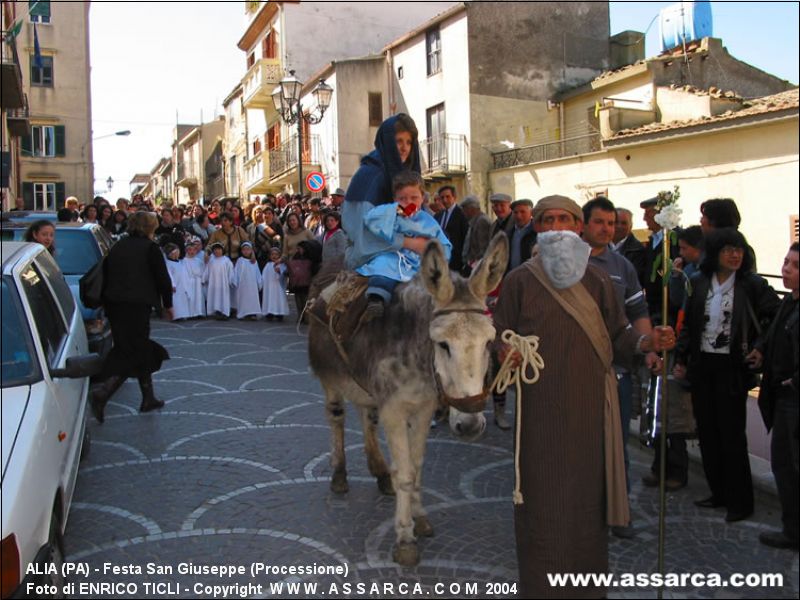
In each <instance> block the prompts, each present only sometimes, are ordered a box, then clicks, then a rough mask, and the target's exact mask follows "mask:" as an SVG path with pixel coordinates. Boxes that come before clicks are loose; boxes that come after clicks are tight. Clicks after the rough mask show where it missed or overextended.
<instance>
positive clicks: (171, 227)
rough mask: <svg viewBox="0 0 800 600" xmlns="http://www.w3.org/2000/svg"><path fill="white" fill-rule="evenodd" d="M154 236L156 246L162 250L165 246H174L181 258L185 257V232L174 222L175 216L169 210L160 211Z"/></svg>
mask: <svg viewBox="0 0 800 600" xmlns="http://www.w3.org/2000/svg"><path fill="white" fill-rule="evenodd" d="M155 236H156V241H157V242H158V245H159V246H161V247H162V248H163V247H164V246H165V245H166V244H175V245H176V246H178V249H179V250H180V251H181V258H183V257H184V256H185V255H186V232H185V231H184V229H183V227H181V226H180V224H179V223H177V222H176V221H175V216H174V215H173V213H172V211H171V210H170V209H169V208H165V209H164V210H163V211H161V222H160V224H159V226H158V229H156V234H155Z"/></svg>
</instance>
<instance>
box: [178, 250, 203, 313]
mask: <svg viewBox="0 0 800 600" xmlns="http://www.w3.org/2000/svg"><path fill="white" fill-rule="evenodd" d="M202 249H203V242H201V241H200V238H198V237H194V236H192V239H190V241H189V243H188V244H187V245H186V256H185V257H184V258H183V261H181V262H183V270H184V277H185V288H186V295H187V296H188V297H189V318H190V319H196V318H198V317H204V316H205V315H206V297H205V291H204V289H203V271H204V270H205V266H206V265H205V263H204V262H203V256H202V255H201V254H200V251H201V250H202Z"/></svg>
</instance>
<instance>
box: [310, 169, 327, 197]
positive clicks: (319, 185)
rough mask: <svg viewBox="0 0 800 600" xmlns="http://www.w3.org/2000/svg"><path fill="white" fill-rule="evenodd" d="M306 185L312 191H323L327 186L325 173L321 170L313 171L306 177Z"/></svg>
mask: <svg viewBox="0 0 800 600" xmlns="http://www.w3.org/2000/svg"><path fill="white" fill-rule="evenodd" d="M306 187H307V188H308V189H309V190H311V191H312V192H314V193H316V192H321V191H322V190H323V188H324V187H325V175H323V174H322V173H320V172H319V171H312V172H311V173H309V174H308V177H306Z"/></svg>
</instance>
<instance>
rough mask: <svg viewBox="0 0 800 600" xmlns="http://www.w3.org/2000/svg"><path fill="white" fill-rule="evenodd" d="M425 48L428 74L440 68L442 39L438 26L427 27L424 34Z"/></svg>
mask: <svg viewBox="0 0 800 600" xmlns="http://www.w3.org/2000/svg"><path fill="white" fill-rule="evenodd" d="M425 50H426V54H427V56H428V75H435V74H436V73H438V72H439V71H441V70H442V39H441V37H440V36H439V28H438V27H437V28H435V29H429V30H428V32H427V33H426V34H425Z"/></svg>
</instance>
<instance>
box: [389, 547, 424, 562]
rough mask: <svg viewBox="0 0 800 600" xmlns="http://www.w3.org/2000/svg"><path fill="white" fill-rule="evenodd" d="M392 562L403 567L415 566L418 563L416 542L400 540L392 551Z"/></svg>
mask: <svg viewBox="0 0 800 600" xmlns="http://www.w3.org/2000/svg"><path fill="white" fill-rule="evenodd" d="M392 558H393V559H394V562H396V563H397V564H399V565H402V566H404V567H415V566H417V565H418V564H419V549H418V548H417V543H416V542H400V543H398V544H397V545H396V546H395V547H394V552H392Z"/></svg>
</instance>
